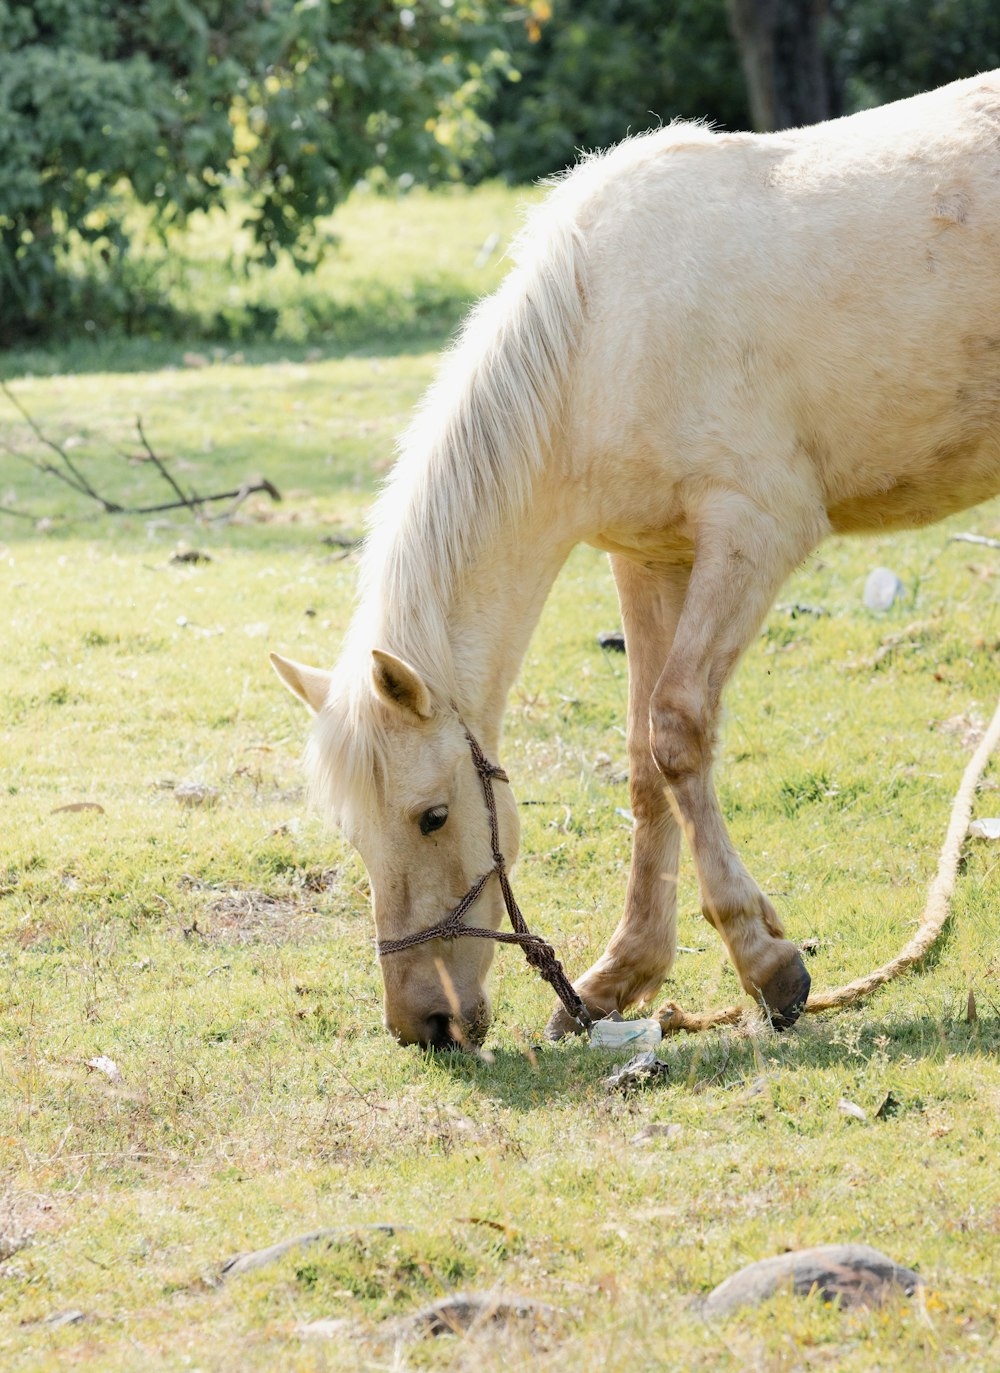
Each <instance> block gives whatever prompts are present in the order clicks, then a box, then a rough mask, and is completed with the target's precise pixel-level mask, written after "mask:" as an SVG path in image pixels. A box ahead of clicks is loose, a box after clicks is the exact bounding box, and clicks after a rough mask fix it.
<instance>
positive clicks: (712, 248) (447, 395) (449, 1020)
mask: <svg viewBox="0 0 1000 1373" xmlns="http://www.w3.org/2000/svg"><path fill="white" fill-rule="evenodd" d="M516 257H517V264H518V265H517V266H516V268H515V270H514V271H512V272H511V274H510V275H509V276H508V278H507V279H506V281H505V282H504V284H503V285H502V286H501V288H500V290H499V291H498V292H497V293H496V294H495V295H494V296H492V297H491V298H489V299H487V300H485V301H483V302H482V303H481V304H480V305H479V306H478V307H477V309H476V310H475V311H474V312H473V313H472V315H471V317H470V319H469V321H468V323H467V324H466V326H465V328H464V330H463V332H462V335H461V337H460V339H459V341H458V343H457V345H456V346H455V348H454V349H453V350H452V352H451V354H450V356H449V358H448V359H447V362H446V365H445V367H444V370H443V372H442V375H441V376H440V378H439V380H438V381H437V383H436V384H435V386H434V387H433V388H432V390H431V391H430V393H429V395H428V397H427V399H426V401H425V403H424V405H423V408H422V410H421V412H420V415H419V417H418V419H417V420H416V422H415V424H414V425H413V427H412V428H411V429H410V431H409V433H408V435H407V436H406V439H405V441H404V443H403V446H402V451H401V454H400V457H399V461H398V463H397V465H396V468H395V471H394V473H393V475H392V477H391V479H390V481H389V483H388V485H387V486H386V489H385V490H384V492H383V494H382V495H381V497H380V499H379V501H378V503H377V506H376V508H375V513H374V517H373V520H372V524H371V532H370V536H369V539H368V542H367V548H366V551H365V554H364V559H363V564H362V573H361V591H360V603H359V606H358V609H357V612H356V615H355V617H354V620H353V624H352V627H351V629H350V631H349V633H348V636H347V639H346V642H345V644H344V647H343V652H342V656H341V658H340V661H339V663H338V665H337V667H336V668H335V669H334V670H333V672H332V673H328V672H325V671H320V670H318V669H316V668H311V667H304V666H302V665H300V664H296V663H292V662H289V661H287V660H285V659H282V658H279V657H277V655H275V656H274V662H275V666H276V668H277V670H278V672H279V674H280V675H281V677H282V678H283V679H284V681H285V682H286V683H287V685H288V686H289V687H291V689H292V690H293V691H294V692H295V693H296V694H297V695H298V696H300V697H301V698H302V700H303V701H305V702H306V704H307V705H308V706H310V707H311V709H312V710H313V711H314V712H315V714H316V721H315V726H314V730H313V734H312V742H311V760H312V771H313V781H314V784H315V787H316V788H317V791H318V794H319V796H320V797H321V798H322V801H323V803H324V805H325V806H326V807H327V808H328V809H329V810H330V811H331V812H332V813H333V815H334V816H335V817H336V818H337V819H338V820H339V822H340V824H341V825H342V827H343V829H344V831H345V833H346V834H347V836H348V838H349V839H350V840H351V842H353V843H354V844H355V845H356V846H357V848H358V850H359V851H360V853H361V856H362V858H363V859H364V862H365V864H366V866H367V868H368V873H369V876H370V878H371V886H372V898H373V905H374V913H375V925H376V931H377V937H378V939H379V941H380V942H381V944H382V945H383V946H384V945H385V943H386V942H395V941H398V940H400V939H403V940H406V939H407V938H408V937H409V936H411V935H414V934H419V933H420V932H421V931H425V930H427V929H428V927H432V926H435V925H436V924H437V923H438V922H439V920H440V919H441V917H442V915H444V914H445V913H446V912H447V911H448V910H450V909H451V908H453V907H454V906H455V905H456V903H458V902H459V901H460V899H461V898H462V896H463V893H466V892H467V891H468V889H469V888H470V887H471V886H472V885H473V884H474V883H475V881H476V879H477V878H479V877H481V876H482V875H483V874H485V873H488V872H489V871H490V869H491V866H492V854H491V844H490V837H489V825H488V819H487V815H486V812H485V810H484V807H483V795H482V790H481V783H480V777H479V775H478V774H477V771H476V768H475V766H474V759H472V758H471V757H470V752H469V746H468V743H467V740H466V736H465V727H468V729H469V731H470V732H471V734H472V735H474V736H475V737H476V738H477V739H478V740H479V741H480V742H481V744H482V746H483V748H484V750H485V752H486V754H487V755H488V756H489V757H490V758H493V759H495V758H496V757H497V754H498V749H499V745H500V733H501V721H502V716H503V712H504V705H505V702H506V699H507V694H508V690H509V688H510V686H511V684H512V682H513V680H514V677H515V675H516V673H517V671H518V668H519V665H520V663H521V660H522V657H523V655H524V652H525V649H526V647H527V643H528V639H529V636H530V634H531V632H532V629H533V628H534V626H535V624H536V622H537V620H538V617H539V614H540V611H541V608H542V604H543V602H544V601H545V598H546V596H547V595H548V592H549V589H550V587H551V586H552V583H553V580H554V579H555V577H556V574H557V573H558V571H559V569H560V567H561V566H562V564H563V562H564V560H565V558H566V556H567V554H568V553H569V551H570V549H571V548H572V547H573V546H574V544H576V543H578V542H580V541H585V542H589V543H591V544H594V545H596V546H597V547H599V548H602V549H606V550H607V551H608V552H609V553H610V554H611V566H612V570H613V573H614V576H615V580H616V582H617V586H618V593H619V597H620V601H621V613H622V620H623V624H624V629H625V638H626V645H627V650H628V664H629V712H628V756H629V766H630V785H631V804H632V812H633V815H634V816H635V829H634V834H633V839H632V865H631V871H630V874H629V880H628V888H627V891H626V894H625V907H624V914H623V915H622V917H621V920H620V922H619V924H618V926H617V928H616V930H615V931H614V934H613V935H612V937H611V941H610V943H609V944H608V947H607V950H606V952H605V953H604V954H603V955H602V957H601V958H600V959H599V960H598V961H597V962H596V963H595V964H594V966H593V967H592V968H590V969H589V971H587V972H585V973H584V974H583V976H582V977H580V978H579V979H578V980H577V982H576V987H577V990H578V991H579V993H580V995H581V996H582V998H583V1000H584V1002H585V1003H586V1005H587V1007H588V1008H589V1009H590V1010H591V1012H593V1013H595V1014H602V1013H607V1012H609V1011H611V1010H614V1009H619V1010H624V1009H625V1008H627V1007H629V1006H631V1005H635V1004H637V1003H644V1002H647V1001H648V1000H649V999H650V998H651V997H653V996H654V995H655V993H656V991H657V989H658V988H659V987H660V985H661V983H662V981H663V978H664V976H665V975H666V973H667V971H668V970H669V968H670V966H671V963H672V960H673V957H674V948H675V940H676V934H675V929H676V909H675V901H676V896H675V892H676V887H675V880H674V878H675V874H676V870H677V862H678V852H679V847H680V839H681V834H682V832H683V834H684V835H685V836H686V838H687V840H688V842H689V844H690V847H691V850H692V853H693V857H694V862H695V865H696V867H697V872H698V878H699V884H700V890H701V900H702V910H703V912H704V915H705V916H706V918H707V919H708V920H709V921H710V922H711V924H712V925H714V926H715V928H716V929H717V930H718V932H719V934H720V935H721V937H722V939H723V941H724V943H725V945H726V948H727V949H728V951H729V954H730V957H731V958H732V961H733V964H734V965H735V968H736V971H737V973H738V974H739V978H740V981H741V982H742V984H743V986H744V988H745V989H746V990H747V992H749V993H751V994H752V995H754V996H756V997H757V998H758V999H759V1000H760V1001H761V1002H762V1003H763V1004H764V1005H765V1006H766V1007H767V1008H768V1009H769V1011H770V1013H771V1016H772V1018H773V1019H774V1021H775V1023H776V1024H778V1025H779V1026H780V1025H783V1024H788V1023H790V1022H791V1021H792V1020H793V1019H794V1018H795V1015H796V1014H797V1010H798V1007H799V1006H800V1005H801V1003H802V1002H803V1000H804V998H805V996H806V993H807V991H808V987H809V978H808V974H807V973H806V971H805V968H804V965H803V962H802V959H801V957H800V954H799V951H798V950H797V948H796V946H795V945H794V944H792V943H791V942H789V941H788V940H787V939H785V938H784V932H783V930H782V926H781V923H780V921H779V919H778V917H777V915H776V914H775V911H774V909H773V907H772V905H771V903H770V901H769V900H768V899H767V897H766V896H765V895H764V894H763V892H762V891H761V890H760V888H759V887H758V886H757V884H756V882H755V881H754V880H753V878H752V877H751V876H750V874H749V873H748V872H747V869H746V868H745V867H744V865H743V863H742V862H741V861H740V859H739V857H738V856H737V854H736V852H735V850H734V848H733V845H732V842H731V841H730V838H729V835H728V833H727V831H726V826H725V822H724V820H723V817H722V813H721V811H720V808H719V803H718V800H717V799H716V794H715V790H714V787H713V783H712V751H713V745H714V741H715V735H716V726H717V719H718V714H719V705H720V697H721V695H722V691H723V687H724V686H725V683H726V681H727V679H728V677H729V676H730V674H731V673H732V671H733V668H734V666H735V664H736V663H737V661H738V659H739V657H740V655H741V654H742V653H743V651H744V650H745V649H746V647H747V645H748V644H749V643H750V642H751V640H752V639H753V637H754V636H755V635H756V634H757V632H758V630H759V628H760V626H761V623H762V621H763V619H764V617H765V615H766V613H767V610H768V608H769V606H770V605H771V603H772V600H773V599H774V597H775V595H776V593H777V591H778V588H779V587H780V586H781V583H782V581H783V580H784V579H785V578H786V577H787V576H788V574H789V572H790V571H791V570H792V569H793V568H795V566H796V565H797V564H798V563H800V562H801V561H802V560H803V559H804V558H805V557H806V556H807V555H808V554H809V553H810V552H811V551H812V550H813V549H815V548H816V546H817V544H818V543H819V542H820V541H821V540H822V539H823V538H824V537H825V536H826V535H827V534H829V533H830V532H831V531H835V532H837V533H853V532H855V531H859V532H860V531H868V530H873V531H882V530H886V529H892V528H901V527H906V526H913V525H922V524H925V523H927V522H929V521H932V520H936V519H939V518H941V517H942V516H944V515H948V514H950V513H952V512H953V511H957V510H961V509H963V508H965V507H967V506H970V505H973V504H974V503H976V502H978V501H981V500H983V499H985V498H986V497H988V496H992V495H994V494H995V493H996V492H998V491H1000V72H994V73H992V74H991V75H986V76H980V77H975V78H973V79H971V80H967V81H959V82H956V83H954V84H953V85H950V86H946V87H944V88H942V89H941V90H938V91H934V92H931V93H930V94H927V95H920V96H916V97H914V98H913V99H910V100H904V101H900V102H899V103H897V104H893V105H888V106H885V107H884V108H882V109H877V110H869V111H865V112H864V113H861V114H857V115H852V116H851V117H850V118H847V119H840V120H835V121H832V122H830V123H827V124H822V125H818V126H816V127H815V128H807V129H799V130H796V131H793V132H789V133H777V134H767V135H762V136H756V135H752V134H735V135H727V134H717V133H713V132H711V131H710V130H709V129H707V128H703V127H701V126H699V125H696V124H675V125H672V126H670V127H669V128H665V129H661V130H659V131H658V132H655V133H651V134H648V135H644V136H642V137H639V138H633V139H631V140H630V141H628V142H626V143H623V144H621V145H620V146H619V147H616V148H613V149H612V150H611V151H610V152H608V153H605V154H600V155H598V156H593V157H588V158H587V159H585V160H584V161H583V163H582V164H581V165H580V166H579V167H577V168H576V169H575V170H574V171H573V172H571V173H570V174H569V175H568V176H566V177H565V178H564V179H562V180H560V181H559V182H558V183H557V184H556V185H555V186H554V188H553V189H552V191H551V192H550V194H549V195H548V197H547V199H546V200H545V202H544V204H543V205H542V206H541V207H540V208H539V209H538V210H537V211H536V212H535V213H534V214H533V215H532V217H531V219H530V221H529V223H528V225H527V227H526V228H525V230H524V231H523V233H522V234H521V236H520V239H519V241H518V244H517V250H516ZM496 795H497V809H498V824H499V833H500V841H501V848H502V851H503V854H504V855H505V857H506V860H507V862H508V864H509V863H512V862H513V861H514V859H515V857H516V854H517V847H518V817H517V810H516V806H515V803H514V801H513V799H512V797H511V793H510V789H509V788H508V787H506V786H502V785H501V786H499V787H497V788H496ZM499 887H500V883H499V882H497V881H492V880H491V881H487V882H486V883H485V886H484V888H483V892H482V896H481V897H480V899H479V903H478V906H477V910H476V923H477V924H478V925H484V924H485V925H488V926H490V927H491V928H498V927H499V924H500V921H501V917H502V915H503V903H502V901H501V893H500V890H499ZM491 958H492V944H491V943H490V942H489V941H488V940H484V939H454V940H446V939H442V938H433V939H430V940H428V941H426V942H423V943H419V944H416V945H414V946H413V947H407V948H406V949H405V950H402V951H399V950H396V951H394V952H393V953H392V957H383V958H382V960H381V961H382V975H383V980H384V986H385V1018H386V1023H387V1025H388V1027H389V1029H390V1030H392V1032H393V1033H394V1034H395V1035H396V1036H397V1038H398V1039H400V1040H401V1041H403V1042H404V1043H407V1042H413V1041H416V1042H419V1043H421V1044H434V1045H441V1044H448V1043H450V1042H453V1040H454V1039H456V1038H458V1039H461V1038H462V1037H463V1036H471V1037H472V1038H479V1037H481V1036H482V1034H483V1033H484V1032H485V1029H486V1026H487V1024H488V1022H489V1003H488V1000H487V994H486V990H485V982H486V975H487V971H488V968H489V964H490V960H491ZM570 1027H571V1022H570V1020H569V1017H568V1016H567V1014H566V1013H565V1012H564V1011H561V1010H557V1012H556V1014H555V1015H554V1016H553V1019H552V1021H551V1022H550V1031H551V1032H552V1033H555V1034H558V1033H560V1032H564V1031H565V1030H566V1029H568V1028H570Z"/></svg>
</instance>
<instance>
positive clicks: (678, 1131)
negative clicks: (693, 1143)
mask: <svg viewBox="0 0 1000 1373" xmlns="http://www.w3.org/2000/svg"><path fill="white" fill-rule="evenodd" d="M682 1133H683V1129H682V1127H681V1126H680V1125H678V1124H677V1123H676V1121H671V1122H670V1124H669V1125H661V1124H659V1123H654V1124H652V1125H644V1126H643V1127H642V1129H641V1130H639V1131H638V1133H637V1134H634V1135H633V1136H632V1138H631V1139H630V1140H629V1143H630V1144H648V1143H649V1142H650V1141H651V1140H654V1139H668V1140H669V1139H680V1137H681V1135H682Z"/></svg>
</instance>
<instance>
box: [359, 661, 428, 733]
mask: <svg viewBox="0 0 1000 1373" xmlns="http://www.w3.org/2000/svg"><path fill="white" fill-rule="evenodd" d="M372 684H373V686H374V687H375V690H376V691H377V692H378V694H379V695H380V696H381V697H382V699H383V701H387V702H388V703H389V705H391V706H397V707H400V708H401V709H403V710H408V711H410V712H411V713H412V714H413V715H416V716H418V717H419V719H421V720H429V719H430V718H431V715H432V714H433V707H432V706H431V694H430V692H429V691H428V690H427V686H426V684H425V683H424V680H423V678H422V677H421V676H420V674H419V673H418V672H417V671H416V669H415V668H412V667H410V664H409V663H404V662H403V660H402V658H396V657H394V655H393V654H391V653H383V652H382V650H381V649H380V648H374V649H372Z"/></svg>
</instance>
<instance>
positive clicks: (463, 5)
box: [0, 0, 1000, 346]
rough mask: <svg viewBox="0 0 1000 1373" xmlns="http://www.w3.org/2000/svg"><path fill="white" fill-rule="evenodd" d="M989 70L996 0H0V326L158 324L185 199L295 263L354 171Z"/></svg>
mask: <svg viewBox="0 0 1000 1373" xmlns="http://www.w3.org/2000/svg"><path fill="white" fill-rule="evenodd" d="M810 63H813V64H814V66H810V65H809V64H810ZM993 66H1000V5H998V4H997V0H244V2H243V3H241V4H239V5H234V4H231V3H229V0H133V2H132V3H130V4H128V5H122V4H117V3H113V0H33V2H32V3H11V2H10V0H0V166H2V167H3V171H4V175H3V177H2V178H0V344H2V345H6V346H9V345H11V344H13V343H18V342H21V341H23V340H25V339H31V338H36V339H37V338H45V337H47V336H52V335H53V334H57V333H65V332H66V331H69V332H79V331H80V330H81V329H82V328H88V329H89V330H91V331H95V330H98V329H100V330H106V329H117V330H120V331H124V332H127V333H145V334H154V335H155V334H157V333H160V334H162V333H164V332H166V333H170V332H174V333H177V334H178V335H180V334H183V333H184V331H185V330H186V329H187V328H188V327H189V321H188V320H187V319H186V317H185V316H184V315H183V313H180V314H178V312H177V310H176V309H175V308H174V307H173V306H172V305H171V304H170V302H169V300H168V299H167V295H166V293H165V291H164V290H163V286H162V283H163V278H164V262H165V259H168V258H169V256H170V252H171V245H172V243H173V242H175V241H176V240H175V238H172V237H171V236H172V235H176V234H177V232H178V230H180V229H182V228H183V227H184V226H185V225H186V223H187V221H188V219H189V217H190V216H191V215H192V214H194V213H196V212H202V211H205V212H215V213H217V214H219V215H221V216H224V222H225V223H226V225H227V226H229V228H230V230H231V232H230V237H229V244H228V248H227V249H226V250H225V257H226V266H227V269H228V270H230V271H233V272H235V273H238V274H242V275H243V277H244V278H245V279H248V280H249V278H250V277H251V276H252V275H253V272H254V270H257V271H259V269H260V268H261V267H265V268H269V267H271V266H273V265H274V263H275V262H276V261H277V260H278V258H279V257H280V258H282V259H285V260H289V261H292V262H294V264H295V265H296V266H297V267H298V268H299V269H300V270H308V269H309V268H311V267H313V266H314V265H315V264H316V262H317V261H318V260H319V259H320V258H321V257H322V255H323V253H324V252H325V251H326V250H327V249H328V248H330V247H331V245H332V244H333V243H334V238H333V233H332V231H331V228H330V223H329V220H328V218H327V217H328V216H329V215H330V213H331V212H332V211H333V210H334V209H335V207H336V206H337V205H338V203H339V202H340V201H342V200H343V199H344V197H345V196H347V195H348V194H349V193H350V192H351V190H352V189H353V188H355V187H356V186H358V185H359V184H362V185H364V186H366V187H368V188H369V189H376V190H385V191H391V192H394V193H397V194H398V193H402V192H406V191H407V190H408V189H409V188H411V187H412V186H414V185H416V184H421V185H436V184H439V183H441V182H444V181H464V182H466V183H475V182H479V181H482V180H483V179H485V178H490V177H493V178H500V179H502V180H505V181H507V182H511V183H525V182H529V181H531V180H534V179H536V178H538V177H540V176H543V175H546V174H548V173H551V172H554V171H558V170H559V169H560V168H562V167H565V166H567V165H569V164H571V163H572V162H573V160H574V159H575V157H576V155H577V152H578V150H580V149H588V148H599V147H604V146H606V145H607V144H609V143H613V142H615V141H617V140H618V139H620V138H622V137H624V136H625V135H626V134H628V133H637V132H640V131H641V130H643V129H647V128H651V127H654V126H655V125H657V124H658V123H660V122H663V121H669V120H670V119H672V118H676V117H679V116H683V117H689V118H691V117H696V118H705V119H709V120H712V121H713V122H715V123H717V124H718V125H720V126H721V127H725V128H738V127H753V126H754V124H756V125H757V126H758V127H765V126H768V124H775V123H777V124H780V123H781V122H782V112H784V122H786V123H787V122H797V121H801V120H805V119H806V118H822V117H824V116H825V115H831V114H837V113H841V112H850V111H852V110H855V109H858V108H862V107H864V106H866V105H872V104H877V103H880V102H882V101H884V100H889V99H895V98H897V97H899V96H902V95H906V94H910V93H912V92H915V91H919V90H923V89H927V88H929V87H931V86H935V85H938V84H940V83H942V82H945V81H948V80H952V79H954V78H956V77H959V76H966V75H969V74H971V73H973V72H975V71H979V70H984V69H987V68H990V67H993ZM807 69H808V70H809V71H813V70H815V71H816V72H817V73H819V75H818V77H817V78H816V79H815V80H813V79H811V78H810V80H807V81H805V82H804V83H803V79H802V76H803V71H805V70H807ZM796 83H797V85H798V88H799V89H798V94H797V95H796V98H795V100H793V101H792V102H791V103H790V104H789V102H787V101H786V102H784V103H783V102H782V98H781V97H782V94H783V92H784V91H786V90H788V91H791V90H792V88H793V87H794V86H795V85H796ZM821 88H822V89H821ZM762 92H763V96H762ZM769 101H770V103H768V102H769ZM789 110H791V111H792V114H789V113H788V111H789ZM245 319H246V329H247V330H248V331H250V332H251V333H252V332H253V331H254V330H255V329H256V330H258V332H259V331H260V330H264V331H265V332H266V329H267V327H268V321H267V319H266V318H262V319H260V320H256V319H255V317H254V315H253V312H252V311H251V312H249V313H246V314H245Z"/></svg>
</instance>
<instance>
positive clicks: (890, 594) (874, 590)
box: [864, 567, 906, 610]
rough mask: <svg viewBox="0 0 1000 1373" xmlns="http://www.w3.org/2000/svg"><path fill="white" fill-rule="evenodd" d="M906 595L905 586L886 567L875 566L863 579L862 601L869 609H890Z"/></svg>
mask: <svg viewBox="0 0 1000 1373" xmlns="http://www.w3.org/2000/svg"><path fill="white" fill-rule="evenodd" d="M905 595H906V587H905V586H904V585H903V583H902V582H901V581H900V580H899V578H898V577H897V576H896V574H895V572H893V571H892V570H891V568H888V567H876V568H875V570H874V571H873V572H869V574H868V576H867V578H866V579H865V594H864V602H865V605H866V606H867V607H868V609H869V610H891V609H892V607H893V606H894V605H895V603H896V602H897V601H900V600H902V599H903V597H904V596H905Z"/></svg>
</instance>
